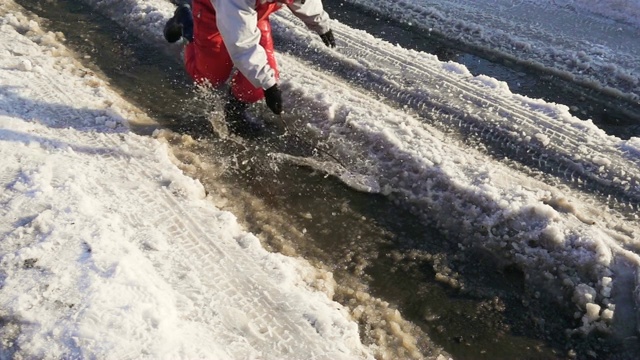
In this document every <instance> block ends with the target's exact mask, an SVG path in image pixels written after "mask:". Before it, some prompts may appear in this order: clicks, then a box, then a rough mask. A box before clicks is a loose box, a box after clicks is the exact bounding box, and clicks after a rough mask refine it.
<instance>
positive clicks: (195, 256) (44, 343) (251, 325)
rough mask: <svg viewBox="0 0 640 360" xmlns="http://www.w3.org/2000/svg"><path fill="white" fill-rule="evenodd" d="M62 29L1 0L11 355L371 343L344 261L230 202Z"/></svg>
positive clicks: (279, 351)
mask: <svg viewBox="0 0 640 360" xmlns="http://www.w3.org/2000/svg"><path fill="white" fill-rule="evenodd" d="M57 37H59V36H58V35H55V34H50V33H43V32H42V31H41V30H40V28H39V26H38V24H37V23H36V22H34V21H29V20H28V19H26V18H25V17H24V16H23V15H22V14H21V13H20V12H19V9H17V7H14V5H13V4H12V3H6V2H5V3H3V4H2V5H0V157H2V165H1V170H0V189H1V190H0V202H1V203H2V207H1V208H0V214H1V216H0V234H1V235H0V239H1V241H0V282H1V284H2V286H1V288H0V318H1V319H2V327H1V328H0V340H1V344H2V345H1V347H2V350H1V351H0V352H1V353H2V354H3V357H4V356H5V355H8V356H9V355H10V356H11V357H15V358H18V357H20V358H39V359H60V358H104V359H108V358H113V359H115V358H118V359H128V358H149V359H180V358H182V359H195V358H207V359H299V358H309V359H354V358H363V359H365V358H372V355H371V351H370V349H368V348H366V347H365V346H363V345H362V344H361V342H360V339H359V332H358V327H357V325H356V323H355V322H354V321H353V320H351V319H350V317H349V315H348V313H347V312H346V310H345V309H344V308H343V307H342V306H341V305H339V304H337V303H335V302H333V301H331V299H330V295H331V289H332V286H333V285H334V283H333V280H332V278H331V277H330V274H328V275H327V274H324V275H323V274H319V273H317V271H316V270H314V269H313V268H312V267H311V266H310V265H308V264H307V263H306V262H304V261H302V260H299V259H295V258H289V257H285V256H283V255H279V254H275V253H269V252H267V251H265V250H264V249H263V248H262V247H261V244H260V242H259V241H258V239H257V238H256V237H255V236H253V235H252V234H250V233H247V232H245V231H244V230H242V229H241V228H240V226H239V225H238V223H237V222H236V219H235V217H234V216H233V215H232V214H231V213H228V212H224V211H220V210H218V209H216V208H215V207H214V206H213V205H212V203H211V202H210V201H209V200H207V198H206V197H205V192H204V189H203V187H202V185H201V184H200V183H199V182H198V181H195V180H193V179H192V178H189V177H187V176H185V175H184V174H182V172H181V171H180V170H179V169H178V168H177V167H176V165H175V164H173V163H172V162H171V160H170V156H169V153H168V148H167V145H166V144H163V143H161V142H160V141H158V140H155V139H152V138H149V137H141V136H136V135H134V134H132V133H130V132H129V131H128V130H127V126H128V125H129V124H130V123H134V122H143V121H145V122H146V121H149V119H147V118H146V116H145V115H144V114H143V113H142V112H141V111H139V110H137V109H135V108H134V107H133V106H132V105H130V104H128V103H127V102H126V101H124V100H123V99H121V98H120V97H119V96H118V95H116V93H115V92H114V91H112V90H110V89H109V86H108V84H106V83H105V82H103V81H102V80H100V79H99V78H98V77H96V76H95V75H93V74H92V73H91V72H89V71H88V70H86V69H84V68H83V67H82V66H80V65H79V63H77V62H76V61H74V60H72V58H71V57H69V53H68V52H67V51H66V50H65V48H64V47H63V46H62V45H60V44H59V43H58V42H57V41H56V38H57ZM314 277H317V278H321V277H324V278H325V279H326V281H325V286H326V292H320V291H318V290H315V289H312V288H311V285H310V282H311V280H310V279H313V278H314Z"/></svg>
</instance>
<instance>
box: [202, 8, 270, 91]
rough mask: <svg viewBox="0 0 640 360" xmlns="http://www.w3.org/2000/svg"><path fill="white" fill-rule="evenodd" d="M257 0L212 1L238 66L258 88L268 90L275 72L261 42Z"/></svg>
mask: <svg viewBox="0 0 640 360" xmlns="http://www.w3.org/2000/svg"><path fill="white" fill-rule="evenodd" d="M255 1H256V0H211V3H212V4H213V8H214V9H215V10H216V25H217V26H218V30H219V31H220V35H222V39H223V40H224V44H225V46H226V47H227V50H228V51H229V55H230V56H231V60H233V64H234V65H235V67H236V68H237V69H238V70H239V71H240V72H241V73H242V74H243V75H244V76H245V77H246V78H247V80H249V81H250V82H251V84H253V86H255V87H260V88H263V89H268V88H270V87H271V86H273V85H275V84H276V74H275V71H274V70H273V69H272V68H271V66H269V64H268V62H267V53H266V52H265V50H264V48H263V47H262V46H261V45H260V37H261V34H260V30H258V17H257V14H256V11H255V9H254V6H255Z"/></svg>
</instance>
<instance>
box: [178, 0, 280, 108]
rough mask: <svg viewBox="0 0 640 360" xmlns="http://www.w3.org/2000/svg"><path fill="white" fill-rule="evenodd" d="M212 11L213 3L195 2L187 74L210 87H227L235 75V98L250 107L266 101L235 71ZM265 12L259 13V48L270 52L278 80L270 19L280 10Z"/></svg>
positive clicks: (273, 9) (232, 89)
mask: <svg viewBox="0 0 640 360" xmlns="http://www.w3.org/2000/svg"><path fill="white" fill-rule="evenodd" d="M207 5H208V6H207ZM210 7H211V3H210V2H209V1H208V0H206V3H205V5H202V2H200V1H197V0H196V1H194V2H193V15H194V18H193V20H194V41H192V42H191V43H189V44H188V45H187V47H186V48H185V57H184V58H185V59H184V60H185V67H186V70H187V72H188V73H189V75H190V76H191V77H192V78H193V80H194V81H196V82H198V83H209V84H211V85H212V86H214V87H219V86H220V85H222V84H224V83H226V82H227V80H228V79H229V77H230V76H231V74H232V72H233V73H234V74H233V77H232V79H231V93H232V94H233V96H234V97H236V98H237V99H238V100H241V101H244V102H248V103H254V102H257V101H260V100H261V99H263V98H264V91H263V90H262V88H257V87H255V86H253V85H252V84H251V82H250V81H249V80H248V79H247V78H246V77H245V76H244V75H242V73H240V72H239V71H237V70H236V71H235V72H234V71H233V70H234V65H233V61H232V60H231V57H230V55H229V52H228V51H227V48H226V47H225V45H224V42H223V41H222V36H221V35H220V32H219V31H218V29H217V27H216V21H215V12H213V9H212V8H210ZM262 10H263V11H259V12H258V16H259V19H258V29H259V30H260V32H261V33H262V37H261V38H260V45H261V46H262V47H263V48H264V49H265V51H266V52H267V61H268V63H269V66H271V68H273V70H274V71H275V72H276V79H277V78H278V68H277V64H276V58H275V54H274V50H273V38H272V36H271V23H269V15H270V14H271V13H272V12H274V11H276V10H278V7H276V6H270V7H269V8H268V9H262Z"/></svg>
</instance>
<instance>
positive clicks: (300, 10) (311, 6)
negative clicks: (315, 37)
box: [287, 0, 331, 35]
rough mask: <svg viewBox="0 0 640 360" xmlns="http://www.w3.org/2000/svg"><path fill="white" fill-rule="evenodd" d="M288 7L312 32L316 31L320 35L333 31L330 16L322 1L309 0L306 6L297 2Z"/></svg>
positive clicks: (305, 3)
mask: <svg viewBox="0 0 640 360" xmlns="http://www.w3.org/2000/svg"><path fill="white" fill-rule="evenodd" d="M287 6H288V7H289V9H291V12H292V13H293V14H294V15H295V16H297V17H298V18H299V19H300V20H302V22H303V23H305V25H307V27H308V28H309V29H310V30H312V31H315V32H316V33H318V34H319V35H322V34H324V33H326V32H327V31H329V30H330V29H331V27H330V25H329V20H330V18H329V14H327V12H326V11H324V7H323V6H322V1H321V0H307V1H305V2H304V4H300V3H299V2H297V1H296V2H295V3H293V4H291V5H287Z"/></svg>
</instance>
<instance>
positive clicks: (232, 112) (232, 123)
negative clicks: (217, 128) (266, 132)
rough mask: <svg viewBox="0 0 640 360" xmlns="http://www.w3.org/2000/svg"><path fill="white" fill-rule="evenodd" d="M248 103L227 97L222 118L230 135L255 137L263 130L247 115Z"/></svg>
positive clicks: (230, 96)
mask: <svg viewBox="0 0 640 360" xmlns="http://www.w3.org/2000/svg"><path fill="white" fill-rule="evenodd" d="M248 108H249V103H246V102H244V101H240V100H238V99H236V98H235V97H234V96H233V95H229V100H228V101H227V103H226V104H225V106H224V118H225V121H226V122H227V128H228V129H229V132H230V133H234V134H237V135H241V136H243V135H244V136H247V135H257V134H258V133H260V132H261V131H262V130H263V126H262V125H261V124H259V123H258V122H256V121H252V120H254V119H250V118H249V117H248V114H247V109H248Z"/></svg>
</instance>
